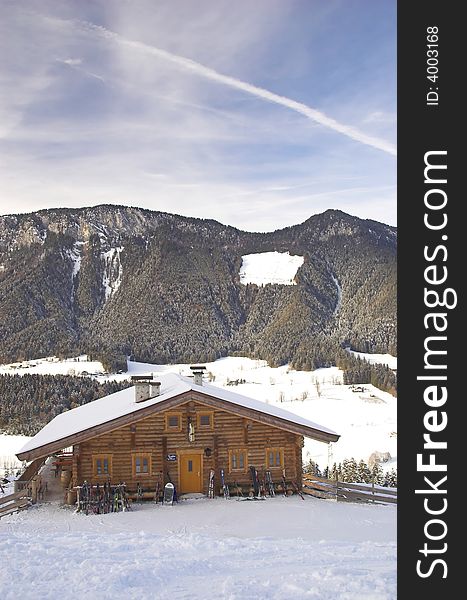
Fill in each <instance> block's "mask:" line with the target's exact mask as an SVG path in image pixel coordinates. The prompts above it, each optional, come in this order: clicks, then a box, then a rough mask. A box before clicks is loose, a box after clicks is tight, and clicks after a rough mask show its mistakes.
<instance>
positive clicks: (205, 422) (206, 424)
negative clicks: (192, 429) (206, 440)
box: [198, 411, 214, 430]
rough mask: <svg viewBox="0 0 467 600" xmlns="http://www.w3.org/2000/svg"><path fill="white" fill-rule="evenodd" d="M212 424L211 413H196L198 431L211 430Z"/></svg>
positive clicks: (212, 416) (212, 414)
mask: <svg viewBox="0 0 467 600" xmlns="http://www.w3.org/2000/svg"><path fill="white" fill-rule="evenodd" d="M213 424H214V413H213V412H212V411H209V412H208V411H206V412H200V413H198V427H199V428H200V429H208V430H212V429H213Z"/></svg>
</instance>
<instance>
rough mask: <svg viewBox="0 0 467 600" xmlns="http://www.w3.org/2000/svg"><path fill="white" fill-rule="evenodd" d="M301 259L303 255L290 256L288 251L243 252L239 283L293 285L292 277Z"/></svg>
mask: <svg viewBox="0 0 467 600" xmlns="http://www.w3.org/2000/svg"><path fill="white" fill-rule="evenodd" d="M303 261H304V258H303V256H291V255H290V254H289V253H288V252H260V253H257V254H245V256H242V266H241V268H240V283H243V284H244V285H246V284H247V283H255V284H256V285H266V284H267V283H279V284H282V285H295V281H294V277H295V275H296V274H297V271H298V269H299V268H300V267H301V266H302V265H303Z"/></svg>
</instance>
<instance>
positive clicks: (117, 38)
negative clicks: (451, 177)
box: [79, 22, 397, 156]
mask: <svg viewBox="0 0 467 600" xmlns="http://www.w3.org/2000/svg"><path fill="white" fill-rule="evenodd" d="M79 25H80V27H81V28H83V29H85V30H87V31H90V32H94V33H96V34H97V35H99V36H101V37H104V38H106V39H109V40H112V41H114V42H116V43H118V44H121V45H124V46H126V47H128V48H132V49H135V50H139V51H141V52H144V53H146V54H151V55H153V56H155V57H157V58H160V59H163V60H166V61H169V62H171V63H173V64H175V65H177V66H178V67H180V68H182V69H185V70H188V71H190V72H191V73H195V74H196V75H199V76H200V77H204V78H206V79H210V80H211V81H216V82H218V83H220V84H223V85H227V86H229V87H231V88H234V89H237V90H241V91H243V92H246V93H247V94H251V95H252V96H256V97H257V98H262V99H263V100H266V101H268V102H273V103H274V104H279V105H280V106H284V107H286V108H288V109H290V110H293V111H295V112H297V113H300V114H302V115H304V116H305V117H307V118H308V119H311V120H312V121H314V122H316V123H319V124H320V125H323V126H324V127H327V128H329V129H332V130H333V131H336V132H338V133H341V134H342V135H345V136H347V137H349V138H351V139H353V140H354V141H356V142H361V143H362V144H366V145H367V146H371V147H373V148H377V149H378V150H382V151H383V152H387V153H388V154H392V155H394V156H395V155H396V153H397V152H396V147H395V146H394V145H393V144H391V143H390V142H387V141H385V140H381V139H379V138H376V137H373V136H370V135H367V134H365V133H363V132H362V131H359V130H358V129H356V128H355V127H352V126H350V125H345V124H344V123H339V121H336V120H335V119H333V118H331V117H328V116H327V115H326V114H324V113H323V112H321V111H319V110H317V109H315V108H312V107H311V106H308V105H306V104H303V103H302V102H297V101H296V100H292V99H291V98H287V97H286V96H280V95H279V94H275V93H274V92H271V91H269V90H266V89H264V88H260V87H257V86H256V85H252V84H250V83H247V82H245V81H242V80H240V79H236V78H234V77H230V76H229V75H224V74H222V73H219V72H218V71H215V70H214V69H211V68H209V67H206V66H205V65H202V64H201V63H199V62H196V61H194V60H191V59H189V58H185V57H183V56H178V55H177V54H173V53H171V52H167V50H163V49H161V48H157V47H156V46H152V45H149V44H145V43H143V42H139V41H135V40H129V39H127V38H125V37H123V36H121V35H119V34H118V33H115V32H114V31H110V30H109V29H106V28H105V27H102V26H100V25H95V24H93V23H89V22H81V23H79Z"/></svg>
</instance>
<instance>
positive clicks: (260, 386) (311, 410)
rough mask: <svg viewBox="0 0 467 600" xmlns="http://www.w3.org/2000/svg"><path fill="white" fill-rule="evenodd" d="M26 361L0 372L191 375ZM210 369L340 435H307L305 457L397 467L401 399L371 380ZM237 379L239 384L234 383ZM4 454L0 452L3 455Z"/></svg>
mask: <svg viewBox="0 0 467 600" xmlns="http://www.w3.org/2000/svg"><path fill="white" fill-rule="evenodd" d="M369 356H372V355H369ZM384 356H386V355H384ZM387 356H389V355H387ZM391 358H393V357H391ZM22 364H23V367H22V368H18V367H17V365H16V367H17V368H15V369H13V370H12V368H11V366H9V365H3V366H1V367H0V373H1V372H4V373H5V372H7V373H18V374H24V373H43V374H45V373H50V374H56V373H62V374H73V373H74V374H78V373H82V372H83V371H85V372H87V373H99V374H101V375H98V376H96V377H97V379H99V380H100V381H104V380H105V379H109V378H112V379H120V380H123V379H127V378H128V377H129V376H130V375H136V374H144V373H151V372H155V373H161V374H163V373H170V372H175V373H179V374H182V375H191V371H190V368H189V365H185V364H175V365H151V364H146V363H136V362H129V363H128V373H122V374H120V375H105V374H104V373H103V367H102V364H101V363H99V362H86V357H85V356H81V357H78V359H68V360H67V361H57V360H55V359H39V360H35V361H30V362H29V363H26V362H24V363H22ZM26 367H27V368H26ZM206 367H207V379H208V380H209V379H210V380H211V383H213V384H214V385H218V386H221V387H225V388H227V389H229V390H232V391H234V392H238V393H240V394H243V395H245V396H250V397H251V398H256V399H258V400H263V401H265V402H268V403H269V404H272V405H277V406H280V407H282V408H285V409H286V410H289V411H291V412H294V413H296V414H299V415H301V416H302V417H304V418H306V419H309V420H310V421H313V422H316V423H319V424H320V425H323V426H325V427H328V428H330V429H333V430H334V431H336V432H337V433H339V434H340V435H341V438H340V439H339V441H338V442H337V443H335V444H331V446H330V447H329V448H328V446H326V445H325V444H322V443H320V442H315V441H313V440H309V439H306V440H305V448H304V453H303V457H304V460H305V461H306V460H308V459H309V458H311V459H313V460H314V461H315V462H317V463H318V464H319V465H320V467H321V468H324V467H326V466H327V465H328V463H330V464H331V465H332V463H333V462H340V461H342V460H344V459H345V458H351V457H354V458H355V459H356V460H360V459H362V458H363V459H364V460H365V461H368V458H369V457H370V455H371V454H372V453H373V452H375V451H379V452H389V453H390V454H391V457H392V459H391V462H390V463H386V464H385V465H383V467H385V466H386V467H387V468H388V467H390V468H392V467H395V468H397V463H396V460H397V459H396V457H397V410H396V409H397V400H396V398H394V397H393V396H391V395H390V394H388V393H386V392H382V391H381V390H379V389H377V388H375V387H374V386H372V385H370V384H367V385H364V386H363V387H364V391H363V392H354V391H352V386H347V385H343V383H342V371H341V370H339V369H338V368H337V367H331V368H328V369H318V370H316V371H295V370H294V369H291V368H290V367H288V366H287V365H286V366H283V367H278V368H271V367H269V366H268V365H267V363H266V361H262V360H252V359H249V358H241V357H229V358H222V359H220V360H217V361H215V362H212V363H206ZM237 382H238V385H235V384H236V383H237ZM240 382H242V383H240ZM243 382H244V383H243ZM22 445H23V443H18V445H17V447H16V448H13V446H14V444H11V448H12V454H11V455H10V456H13V455H14V452H15V451H17V450H19V448H21V446H22ZM3 454H4V453H3V452H0V456H1V455H3ZM0 466H1V464H0Z"/></svg>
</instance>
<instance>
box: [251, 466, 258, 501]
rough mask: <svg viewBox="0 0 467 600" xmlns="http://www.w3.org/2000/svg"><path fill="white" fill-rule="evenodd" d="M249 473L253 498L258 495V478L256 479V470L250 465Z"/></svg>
mask: <svg viewBox="0 0 467 600" xmlns="http://www.w3.org/2000/svg"><path fill="white" fill-rule="evenodd" d="M250 475H251V480H252V482H253V496H254V497H255V498H259V497H260V488H259V479H258V471H257V470H256V467H253V466H250Z"/></svg>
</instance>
